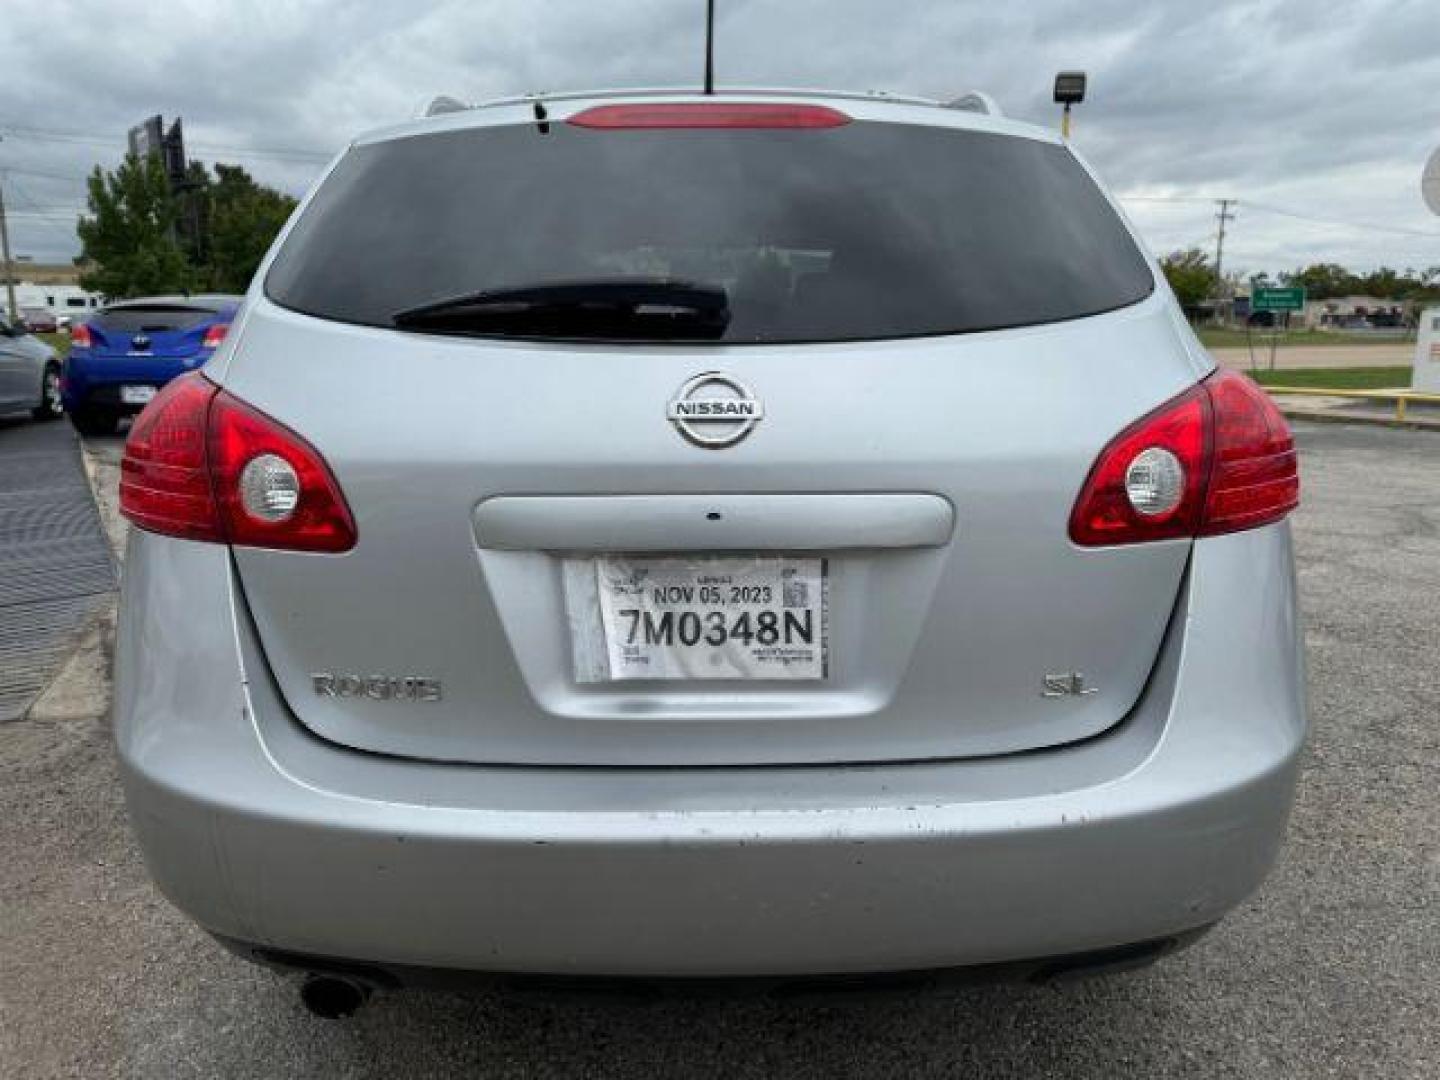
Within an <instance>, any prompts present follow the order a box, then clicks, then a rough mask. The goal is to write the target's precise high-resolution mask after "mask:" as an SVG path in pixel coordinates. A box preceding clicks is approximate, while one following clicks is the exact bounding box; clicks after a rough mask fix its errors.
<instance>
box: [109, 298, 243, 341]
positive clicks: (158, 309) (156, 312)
mask: <svg viewBox="0 0 1440 1080" xmlns="http://www.w3.org/2000/svg"><path fill="white" fill-rule="evenodd" d="M214 317H215V312H213V311H211V310H209V309H208V308H193V307H182V306H179V305H173V304H167V305H158V304H157V305H156V306H154V307H123V308H111V309H110V310H108V311H99V312H96V313H95V315H94V317H93V318H91V320H90V323H91V325H92V326H95V327H97V328H99V329H101V330H113V331H115V332H116V333H120V334H139V333H146V334H159V333H164V332H165V331H168V330H189V329H190V328H191V327H193V326H199V325H200V324H201V323H203V322H205V321H206V320H208V319H212V318H214Z"/></svg>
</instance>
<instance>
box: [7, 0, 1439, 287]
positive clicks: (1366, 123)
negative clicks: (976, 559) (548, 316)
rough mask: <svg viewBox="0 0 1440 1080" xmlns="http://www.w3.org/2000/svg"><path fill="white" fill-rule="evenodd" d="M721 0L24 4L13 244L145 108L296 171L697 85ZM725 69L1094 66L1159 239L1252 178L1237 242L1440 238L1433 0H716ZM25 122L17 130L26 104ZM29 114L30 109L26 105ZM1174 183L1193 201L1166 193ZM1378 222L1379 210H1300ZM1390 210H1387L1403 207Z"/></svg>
mask: <svg viewBox="0 0 1440 1080" xmlns="http://www.w3.org/2000/svg"><path fill="white" fill-rule="evenodd" d="M702 8H703V4H702V3H701V0H608V2H607V3H604V4H597V3H594V2H593V0H589V2H586V0H552V2H549V3H536V2H533V0H466V2H453V3H441V4H433V5H429V6H426V7H416V6H412V5H406V4H397V3H380V2H362V0H290V2H286V3H273V2H257V0H206V2H203V3H183V4H182V3H178V2H176V3H165V2H157V0H151V2H150V3H140V2H128V0H127V2H118V0H69V2H65V0H55V2H52V3H49V4H45V5H25V6H23V7H20V6H18V5H7V11H6V20H5V27H6V32H5V34H4V36H3V38H0V71H4V72H5V73H6V79H5V83H6V93H5V95H4V97H3V98H0V134H3V135H4V142H3V143H0V168H8V169H10V170H12V171H11V172H9V174H8V175H7V177H6V191H7V194H9V195H10V202H11V208H12V210H13V211H14V212H15V214H16V216H15V218H14V222H13V227H12V233H13V239H14V241H15V247H16V248H17V250H19V251H21V252H25V253H29V254H33V255H35V256H36V257H37V258H55V257H64V256H68V255H71V254H73V253H74V251H75V250H76V248H75V243H74V239H73V214H74V210H75V208H76V207H77V206H78V205H79V204H80V203H81V202H82V201H83V187H82V186H81V184H80V183H79V179H80V178H81V177H83V176H84V174H85V173H86V172H87V171H88V170H89V169H90V168H91V167H92V166H93V165H95V164H101V165H105V166H112V165H114V164H115V163H116V162H117V161H118V160H119V158H120V155H121V154H122V153H123V149H124V141H123V140H124V132H125V130H126V129H127V128H128V127H129V126H130V125H131V124H133V123H135V122H136V121H137V120H139V119H140V118H142V117H144V116H146V115H149V114H151V113H155V112H161V113H164V114H165V115H166V116H167V117H171V116H175V115H182V116H184V118H185V123H186V130H187V135H188V137H189V140H190V142H191V143H192V145H193V147H194V148H195V149H194V151H193V153H192V156H195V157H199V158H202V159H205V160H212V161H213V160H233V161H239V162H240V163H242V164H244V165H246V166H247V167H249V168H251V169H252V170H253V171H254V172H255V173H256V174H257V175H259V176H260V177H261V178H263V179H264V180H266V181H267V182H270V183H273V184H276V185H278V186H281V187H284V188H286V189H288V190H291V191H294V192H297V193H298V192H299V191H301V190H303V189H304V187H305V186H306V185H307V184H308V183H309V182H310V180H311V179H312V178H313V177H314V175H315V174H316V172H317V171H318V169H319V168H320V166H321V164H323V158H324V155H326V154H328V153H330V152H333V151H334V150H336V149H338V148H339V147H340V146H342V145H344V143H345V142H346V141H347V140H348V139H349V138H350V137H351V136H352V135H354V134H355V133H357V132H358V131H360V130H363V129H365V128H367V127H373V126H376V125H379V124H384V123H388V122H391V121H394V120H396V119H401V118H404V117H405V116H408V115H410V114H411V113H412V112H413V110H414V108H415V106H416V105H417V103H419V102H420V101H422V100H424V99H426V98H428V97H429V96H431V95H433V94H435V93H441V92H445V93H452V94H455V95H457V96H460V97H463V98H466V99H469V100H482V99H484V98H487V97H491V96H498V95H503V94H510V93H517V92H526V91H533V90H559V89H573V88H584V87H594V86H647V85H648V86H654V85H676V84H694V83H695V82H696V80H697V79H698V77H699V69H700V58H701V35H700V13H701V10H702ZM719 9H720V22H719V31H718V38H717V40H718V50H717V51H718V70H719V75H720V81H721V83H722V85H724V84H727V83H728V84H730V85H738V84H749V85H778V86H831V87H843V88H847V89H883V90H892V91H897V92H908V93H919V94H924V95H928V96H934V97H941V98H944V97H950V96H953V95H955V94H957V93H959V92H962V91H963V90H966V89H970V88H974V87H979V88H983V89H986V90H989V91H990V92H991V93H993V94H994V95H995V96H996V97H997V98H998V99H999V100H1000V102H1001V104H1002V106H1003V107H1004V108H1005V109H1006V111H1007V112H1009V113H1010V114H1011V115H1014V116H1017V117H1020V118H1022V119H1028V120H1033V121H1036V122H1039V123H1044V124H1053V123H1054V122H1055V121H1056V115H1055V108H1054V106H1053V105H1051V103H1050V101H1049V85H1050V80H1051V78H1052V76H1053V74H1054V72H1055V71H1056V70H1059V69H1060V68H1068V67H1079V68H1084V69H1086V70H1088V71H1089V72H1090V75H1091V88H1092V89H1091V99H1090V101H1088V102H1087V103H1086V104H1085V105H1083V106H1082V107H1081V109H1080V111H1079V112H1078V114H1077V117H1076V123H1077V133H1076V145H1077V146H1078V147H1079V148H1080V149H1081V150H1082V152H1084V153H1085V154H1086V155H1087V156H1088V157H1089V158H1090V159H1091V160H1092V161H1093V162H1094V163H1095V165H1096V166H1097V167H1098V168H1099V170H1100V172H1101V173H1102V174H1103V175H1104V176H1105V177H1106V178H1107V180H1108V181H1109V182H1110V184H1111V185H1112V187H1114V188H1115V189H1116V190H1117V191H1119V192H1121V193H1125V194H1130V195H1134V196H1140V197H1144V198H1143V200H1141V199H1137V200H1136V201H1132V202H1130V203H1128V204H1127V205H1128V208H1129V210H1130V213H1131V215H1132V217H1134V219H1135V220H1136V222H1137V223H1138V225H1139V226H1140V228H1141V231H1142V232H1143V233H1144V234H1145V235H1146V237H1147V238H1148V239H1149V241H1150V243H1151V246H1152V247H1154V248H1155V249H1156V250H1158V251H1166V250H1170V249H1173V248H1175V247H1182V246H1189V245H1191V244H1201V245H1206V246H1208V245H1209V244H1210V243H1211V242H1212V237H1213V229H1214V221H1213V214H1214V207H1213V206H1212V205H1210V204H1209V203H1207V202H1205V201H1203V199H1204V198H1206V197H1212V196H1222V195H1223V196H1228V197H1235V198H1239V199H1241V200H1242V206H1241V209H1240V218H1239V220H1238V221H1237V222H1236V223H1235V225H1234V227H1233V229H1232V231H1231V233H1230V240H1229V251H1230V255H1229V261H1231V264H1232V265H1234V266H1244V267H1248V268H1251V269H1258V268H1269V269H1279V268H1284V267H1288V266H1292V265H1295V264H1297V263H1301V262H1306V261H1311V260H1314V259H1320V258H1326V259H1336V260H1339V261H1342V262H1346V263H1349V264H1352V265H1355V266H1357V267H1360V266H1371V265H1376V264H1380V263H1386V264H1389V265H1393V266H1400V267H1404V266H1427V265H1436V264H1440V219H1437V218H1434V217H1432V216H1431V215H1429V214H1428V213H1427V212H1426V210H1425V209H1424V207H1423V205H1422V204H1421V201H1420V198H1419V173H1420V169H1421V167H1422V165H1423V162H1424V160H1425V157H1426V155H1427V154H1428V153H1429V151H1430V150H1431V149H1433V147H1434V146H1435V145H1436V144H1440V49H1437V48H1436V45H1435V38H1434V34H1433V32H1434V27H1435V10H1434V4H1433V0H1389V2H1385V0H1349V2H1344V3H1342V2H1339V0H1305V2H1300V0H1290V2H1286V0H1245V2H1240V0H1237V2H1232V3H1213V4H1210V5H1201V4H1193V3H1178V2H1174V0H1158V2H1154V3H1151V4H1149V5H1145V4H1137V3H1135V2H1134V0H1090V2H1065V0H1029V2H1012V3H1009V4H997V3H968V2H966V3H959V2H943V0H889V2H886V3H878V2H874V0H870V2H866V0H719ZM7 126H8V127H9V128H10V130H8V131H7V130H6V128H7ZM22 128H23V129H24V130H21V129H22ZM1162 198H1175V199H1186V200H1196V201H1173V202H1167V201H1155V200H1156V199H1162ZM1262 207H1276V208H1280V209H1285V210H1290V211H1293V212H1296V213H1299V214H1302V215H1306V216H1308V217H1312V218H1329V219H1335V220H1336V221H1341V222H1361V223H1367V224H1369V225H1371V226H1380V227H1382V228H1358V227H1353V226H1352V225H1349V224H1326V223H1322V222H1317V221H1302V220H1297V219H1295V218H1290V217H1284V216H1281V215H1279V214H1276V213H1273V212H1270V211H1268V210H1265V209H1262ZM1385 230H1393V231H1385Z"/></svg>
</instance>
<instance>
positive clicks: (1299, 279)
mask: <svg viewBox="0 0 1440 1080" xmlns="http://www.w3.org/2000/svg"><path fill="white" fill-rule="evenodd" d="M1280 280H1281V281H1283V282H1284V283H1285V284H1286V285H1303V286H1304V287H1305V296H1306V298H1307V299H1309V300H1333V299H1334V298H1335V297H1337V296H1353V295H1354V294H1356V293H1358V292H1363V291H1364V290H1363V288H1362V286H1361V282H1360V279H1358V278H1357V277H1356V276H1355V275H1354V274H1352V273H1351V272H1350V271H1349V270H1346V269H1345V267H1343V266H1340V265H1339V264H1337V263H1315V264H1314V265H1312V266H1304V267H1301V268H1300V269H1298V270H1292V271H1290V272H1289V273H1285V274H1281V275H1280Z"/></svg>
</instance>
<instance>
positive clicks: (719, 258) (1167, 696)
mask: <svg viewBox="0 0 1440 1080" xmlns="http://www.w3.org/2000/svg"><path fill="white" fill-rule="evenodd" d="M121 498H122V506H123V509H124V512H125V514H126V515H127V516H128V517H129V519H130V521H131V522H133V523H134V525H135V526H136V530H135V532H134V534H133V536H132V539H131V542H130V548H129V556H128V560H127V564H126V572H125V579H124V597H123V603H122V612H121V627H120V641H119V652H118V657H117V663H116V666H117V681H116V692H117V697H116V704H115V731H116V737H117V739H118V744H119V753H120V759H121V762H122V764H123V772H124V777H125V784H126V788H127V793H128V799H129V806H130V811H131V817H132V820H133V824H134V828H135V830H136V832H137V834H138V836H139V839H140V843H141V845H142V847H143V849H144V852H145V855H146V858H147V860H148V863H149V867H150V869H151V871H152V873H153V874H154V877H155V879H156V881H157V882H158V884H159V886H160V888H161V889H162V890H163V891H164V893H165V894H166V895H167V896H168V897H169V898H170V899H171V900H172V901H173V902H174V903H175V904H176V905H177V906H178V907H179V908H181V909H182V910H183V911H184V912H186V913H187V914H188V915H189V916H191V917H192V918H193V919H194V920H196V921H197V922H198V923H199V924H200V925H201V926H202V927H204V929H205V930H207V931H209V932H210V933H211V934H213V935H215V936H216V937H218V938H219V939H221V940H222V941H223V942H224V943H226V944H227V945H228V946H229V947H231V948H232V949H234V950H236V951H237V952H240V953H241V954H243V955H245V956H248V957H250V958H253V959H257V960H260V961H263V962H268V963H271V964H278V965H284V966H288V967H292V968H296V969H299V970H300V971H303V972H308V973H310V975H311V980H310V983H309V984H307V993H308V995H309V998H308V999H309V1000H310V1002H311V1004H312V1007H314V1008H316V1009H317V1011H321V1012H323V1013H328V1014H331V1015H333V1014H335V1013H341V1012H347V1011H349V1010H350V1009H352V1008H353V1007H354V1006H355V1004H357V1003H358V1001H359V1000H360V999H361V998H362V997H363V995H364V992H365V990H366V989H368V988H370V987H373V986H377V985H396V984H405V983H408V982H411V981H414V980H416V979H420V978H423V977H425V976H426V975H435V974H436V973H437V969H438V970H439V972H441V973H443V972H444V971H446V970H447V969H448V970H452V971H453V970H454V969H461V970H464V971H467V972H472V973H475V972H484V973H520V974H527V973H528V974H551V975H554V974H559V975H571V976H574V975H608V976H627V975H628V976H647V977H689V976H772V977H782V978H783V977H799V976H807V977H808V976H814V975H823V974H827V973H831V974H838V973H846V974H855V973H867V972H881V971H885V972H893V971H902V970H914V969H948V968H954V967H969V966H973V965H989V964H996V963H1002V962H1003V963H1006V964H1018V965H1020V969H1021V970H1023V971H1027V972H1030V973H1035V974H1042V975H1043V974H1053V973H1060V972H1072V971H1073V972H1084V971H1090V970H1103V969H1106V968H1108V967H1113V966H1117V965H1121V964H1133V963H1140V962H1144V961H1147V960H1150V959H1153V958H1155V957H1157V956H1159V955H1161V954H1163V953H1164V952H1166V951H1167V950H1169V949H1172V948H1174V947H1175V946H1177V945H1180V944H1184V943H1186V942H1188V941H1189V940H1191V939H1192V938H1194V937H1195V936H1197V935H1198V934H1199V933H1200V932H1202V931H1203V930H1204V929H1205V928H1206V927H1208V926H1210V925H1211V924H1213V923H1214V922H1215V921H1216V920H1217V919H1219V918H1220V917H1221V916H1223V915H1224V914H1225V913H1226V912H1227V911H1228V910H1230V909H1231V908H1233V907H1234V906H1235V905H1236V904H1237V903H1239V902H1240V901H1241V900H1242V899H1243V898H1244V897H1246V896H1247V895H1248V894H1249V893H1250V892H1251V891H1252V890H1254V889H1255V888H1256V887H1257V886H1258V884H1259V883H1260V881H1261V880H1262V878H1263V877H1264V876H1265V874H1266V872H1267V869H1268V868H1269V866H1270V864H1271V862H1272V860H1273V859H1274V857H1275V854H1276V850H1277V847H1278V845H1279V844H1280V841H1281V837H1282V833H1283V831H1284V828H1285V822H1286V817H1287V813H1288V810H1289V807H1290V803H1291V797H1292V789H1293V785H1294V781H1295V773H1296V760H1297V754H1298V751H1299V748H1300V746H1301V743H1302V740H1303V738H1304V735H1305V730H1306V707H1305V699H1304V689H1303V662H1302V655H1301V645H1300V642H1301V637H1300V634H1299V631H1298V628H1297V619H1296V604H1295V584H1294V573H1293V565H1292V557H1291V541H1290V528H1289V524H1288V523H1287V521H1286V520H1285V519H1286V516H1287V515H1288V514H1289V512H1290V511H1291V510H1292V509H1294V507H1295V506H1296V503H1297V499H1298V480H1297V474H1296V456H1295V449H1294V445H1293V442H1292V439H1291V435H1290V433H1289V431H1288V430H1287V428H1286V425H1285V422H1284V421H1283V419H1282V418H1281V417H1280V415H1279V414H1278V412H1277V411H1276V409H1275V408H1274V407H1273V406H1272V405H1271V403H1270V402H1269V400H1268V399H1267V397H1266V396H1265V394H1263V393H1262V392H1260V391H1259V390H1258V389H1257V388H1256V387H1255V385H1253V384H1252V383H1251V382H1250V381H1249V380H1248V379H1246V378H1243V377H1241V376H1239V375H1236V374H1232V373H1228V372H1222V371H1217V370H1216V368H1215V365H1214V363H1213V361H1212V360H1211V359H1210V357H1209V356H1208V355H1207V354H1206V353H1205V351H1204V350H1203V349H1202V348H1201V347H1200V345H1199V344H1198V342H1197V341H1196V339H1195V337H1194V336H1193V335H1192V334H1191V332H1190V330H1189V329H1188V327H1187V325H1186V322H1185V320H1184V318H1183V317H1182V315H1181V312H1180V310H1179V308H1178V307H1177V305H1176V302H1175V300H1174V298H1173V296H1172V294H1171V293H1170V291H1169V289H1168V288H1167V287H1166V284H1165V281H1164V279H1163V277H1162V276H1161V275H1160V273H1159V271H1158V269H1157V267H1156V264H1155V262H1154V260H1153V259H1152V258H1150V257H1149V256H1148V255H1147V254H1146V253H1145V252H1144V250H1143V249H1142V246H1141V244H1140V242H1139V241H1138V239H1137V237H1136V235H1135V233H1134V231H1133V230H1132V228H1131V227H1130V226H1129V225H1128V224H1127V223H1126V221H1125V219H1124V218H1123V216H1122V215H1121V213H1120V212H1119V211H1118V209H1117V208H1116V206H1115V204H1114V202H1113V201H1112V200H1111V199H1110V198H1109V197H1108V196H1107V195H1106V194H1105V192H1104V191H1103V189H1102V188H1101V187H1100V185H1099V184H1098V183H1097V181H1096V179H1095V177H1094V175H1093V174H1092V173H1091V171H1090V169H1089V168H1088V167H1087V166H1086V165H1085V164H1084V162H1083V161H1082V160H1081V159H1080V158H1079V157H1078V156H1077V155H1076V153H1075V152H1074V151H1073V149H1072V148H1071V147H1070V146H1069V145H1068V144H1066V143H1065V142H1064V141H1062V140H1061V139H1059V138H1057V137H1056V136H1055V135H1054V134H1052V133H1050V132H1048V131H1044V130H1041V129H1038V128H1036V127H1032V126H1029V125H1026V124H1021V123H1016V122H1012V121H1009V120H1006V119H1004V118H1003V117H1001V116H998V115H995V114H994V113H993V111H992V110H989V109H988V108H987V107H986V104H985V100H983V99H981V98H979V97H972V98H969V99H966V100H965V101H964V102H963V103H958V104H957V105H956V106H952V107H946V106H943V105H940V104H938V103H934V102H928V101H922V100H909V99H896V98H890V97H876V96H866V95H843V94H825V95H820V94H803V93H792V92H783V93H780V92H774V93H772V92H758V91H757V92H743V93H741V92H734V93H725V94H721V95H717V96H701V95H695V94H686V93H658V92H647V93H631V94H589V95H584V96H579V95H577V96H570V97H547V98H545V99H544V100H540V99H536V98H523V99H516V100H511V101H506V102H500V103H496V104H492V105H487V106H483V107H478V108H472V109H463V110H457V111H449V112H445V113H442V114H439V115H435V116H430V117H426V118H424V119H420V120H417V121H414V122H411V123H406V124H403V125H401V126H397V127H391V128H387V129H385V130H381V131H378V132H375V133H372V134H369V135H366V136H364V137H362V138H359V139H357V140H356V141H355V142H354V143H353V144H352V145H351V146H349V147H348V148H347V149H346V150H345V152H344V153H342V154H341V155H340V156H339V157H338V158H337V159H336V160H335V162H334V163H333V164H332V165H331V167H330V168H329V170H328V172H327V173H326V175H325V176H324V177H323V179H322V180H321V181H320V182H319V183H318V184H317V185H316V187H315V189H314V190H313V191H312V192H311V194H310V195H309V196H308V198H307V199H306V200H305V202H304V203H303V204H302V206H301V208H300V210H299V211H298V212H297V213H296V215H295V217H294V219H293V220H292V221H291V223H290V224H289V225H288V226H287V228H286V230H285V232H284V233H283V234H282V235H281V237H280V238H279V240H278V241H277V242H276V244H275V246H274V249H273V250H272V251H271V253H270V255H269V257H268V259H267V261H266V263H265V264H264V265H263V266H262V268H261V270H260V272H259V274H258V275H257V277H256V279H255V282H254V284H253V286H252V287H251V289H250V292H249V295H248V297H247V299H246V302H245V304H244V306H243V308H242V310H241V312H240V314H239V316H238V317H237V319H236V321H235V323H234V326H233V328H232V330H231V333H230V335H229V336H228V338H227V339H226V341H225V343H224V344H223V346H222V347H221V348H220V350H219V351H218V353H217V354H216V356H215V358H214V359H213V360H212V361H211V363H210V364H208V365H207V367H206V368H205V370H204V372H203V373H196V374H192V375H188V376H185V377H183V378H181V379H179V380H176V381H175V382H173V383H171V384H170V385H169V386H168V387H166V389H165V390H164V391H163V392H162V393H161V394H160V395H159V396H158V397H157V398H156V399H155V401H154V402H153V403H152V404H151V405H150V406H149V407H147V408H146V410H145V411H144V413H143V414H142V415H141V416H140V417H139V419H138V421H137V423H136V424H135V427H134V429H133V431H132V432H131V434H130V437H129V442H128V444H127V446H126V450H125V457H124V466H123V479H122V487H121Z"/></svg>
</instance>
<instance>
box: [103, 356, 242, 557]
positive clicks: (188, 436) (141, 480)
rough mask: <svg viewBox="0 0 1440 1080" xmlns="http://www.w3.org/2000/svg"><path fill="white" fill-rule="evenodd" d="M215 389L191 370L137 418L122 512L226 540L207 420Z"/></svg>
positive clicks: (125, 462)
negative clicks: (211, 470) (209, 458)
mask: <svg viewBox="0 0 1440 1080" xmlns="http://www.w3.org/2000/svg"><path fill="white" fill-rule="evenodd" d="M215 394H216V387H215V385H214V384H213V383H210V382H206V381H205V380H204V379H202V378H200V377H199V376H198V375H186V376H183V377H182V378H179V379H175V380H174V381H173V382H171V383H170V384H169V385H167V386H166V387H165V389H163V390H161V391H160V393H158V394H156V395H155V399H154V400H153V401H151V402H150V404H149V405H147V406H146V407H145V410H144V411H143V412H142V413H141V414H140V415H139V416H138V417H136V418H135V424H134V426H133V427H131V429H130V437H129V438H127V439H126V440H125V455H124V457H123V458H121V460H120V512H121V513H122V514H124V515H125V516H126V517H127V518H129V519H130V520H131V521H133V522H134V523H135V524H136V525H138V526H140V528H142V529H148V530H149V531H150V532H156V533H163V534H164V535H166V536H180V537H184V538H185V539H187V540H211V541H215V542H224V539H225V536H224V532H223V530H222V529H221V525H220V518H219V515H218V514H217V513H216V510H215V496H214V492H213V491H212V490H211V486H210V474H209V471H208V470H207V469H206V466H205V458H206V452H205V421H206V417H207V416H208V415H209V412H210V401H211V399H212V398H214V396H215Z"/></svg>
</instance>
